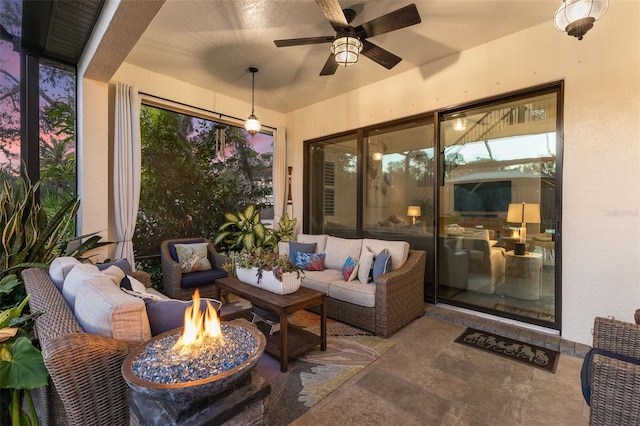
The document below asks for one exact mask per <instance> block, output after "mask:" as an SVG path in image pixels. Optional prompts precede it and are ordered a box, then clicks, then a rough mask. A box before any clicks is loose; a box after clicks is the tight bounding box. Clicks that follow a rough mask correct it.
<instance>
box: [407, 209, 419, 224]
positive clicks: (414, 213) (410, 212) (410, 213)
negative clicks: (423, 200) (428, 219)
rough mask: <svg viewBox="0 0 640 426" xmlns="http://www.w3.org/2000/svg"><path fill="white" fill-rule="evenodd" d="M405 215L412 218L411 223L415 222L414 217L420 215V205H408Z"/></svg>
mask: <svg viewBox="0 0 640 426" xmlns="http://www.w3.org/2000/svg"><path fill="white" fill-rule="evenodd" d="M407 216H409V217H412V218H413V224H414V225H415V224H416V217H418V216H422V210H421V208H420V206H409V208H408V209H407Z"/></svg>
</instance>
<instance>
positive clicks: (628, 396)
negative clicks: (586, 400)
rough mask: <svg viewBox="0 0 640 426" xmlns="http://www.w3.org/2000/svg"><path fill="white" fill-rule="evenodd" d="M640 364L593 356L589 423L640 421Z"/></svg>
mask: <svg viewBox="0 0 640 426" xmlns="http://www.w3.org/2000/svg"><path fill="white" fill-rule="evenodd" d="M638 395H640V365H635V364H631V363H628V362H625V361H620V360H617V359H613V358H609V357H606V356H602V355H595V356H594V357H593V380H592V383H591V419H590V425H592V426H593V425H602V426H605V425H606V426H609V425H632V424H633V425H635V424H639V422H640V399H639V398H638Z"/></svg>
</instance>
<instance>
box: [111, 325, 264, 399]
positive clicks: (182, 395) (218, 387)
mask: <svg viewBox="0 0 640 426" xmlns="http://www.w3.org/2000/svg"><path fill="white" fill-rule="evenodd" d="M222 325H223V326H224V327H232V328H233V327H237V328H240V329H244V330H246V331H247V332H248V333H249V335H250V336H251V337H252V338H254V339H255V340H256V342H257V346H256V350H255V351H254V352H253V353H251V354H249V357H248V358H247V359H246V360H245V361H244V362H243V363H241V364H239V365H237V366H235V367H233V368H230V369H229V370H226V371H223V372H220V373H218V374H215V375H212V376H210V377H208V378H204V379H199V380H193V381H185V382H178V383H156V382H152V381H148V380H145V379H142V378H140V377H139V376H138V375H136V374H135V373H134V368H133V365H134V362H135V360H136V359H137V358H138V356H139V355H140V354H141V353H142V352H143V351H144V350H145V348H147V346H149V345H151V344H153V343H154V342H156V341H158V340H162V339H165V338H168V337H171V336H173V335H178V334H181V333H182V329H181V328H179V329H175V330H170V331H167V332H166V333H163V334H160V335H158V336H156V337H154V338H153V339H151V340H149V341H148V342H145V343H144V344H142V345H140V346H139V347H138V348H136V349H135V350H134V351H133V352H131V353H130V354H129V355H128V356H127V357H126V358H125V360H124V362H123V363H122V375H123V377H124V380H125V382H126V383H127V385H129V387H130V388H131V390H132V391H133V392H137V393H139V394H142V395H144V396H146V397H148V398H154V399H155V398H159V399H162V400H166V401H171V402H185V401H192V400H194V399H199V398H202V395H205V394H206V395H212V396H213V395H217V394H219V393H222V392H224V391H226V390H227V389H229V388H231V387H232V386H234V385H235V384H237V383H240V382H241V381H243V380H244V379H246V378H248V377H249V375H250V373H251V370H252V369H253V368H254V367H255V365H256V364H257V363H258V361H259V360H260V357H261V356H262V354H263V352H264V349H265V346H266V339H265V337H264V334H262V332H261V331H260V330H258V329H257V328H255V327H253V326H248V327H244V326H241V325H237V324H230V323H224V322H223V323H222Z"/></svg>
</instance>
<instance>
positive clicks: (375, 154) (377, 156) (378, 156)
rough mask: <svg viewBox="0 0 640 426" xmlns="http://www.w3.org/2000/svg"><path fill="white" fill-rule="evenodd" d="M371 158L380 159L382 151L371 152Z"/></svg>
mask: <svg viewBox="0 0 640 426" xmlns="http://www.w3.org/2000/svg"><path fill="white" fill-rule="evenodd" d="M373 159H374V160H375V161H382V153H381V152H374V153H373Z"/></svg>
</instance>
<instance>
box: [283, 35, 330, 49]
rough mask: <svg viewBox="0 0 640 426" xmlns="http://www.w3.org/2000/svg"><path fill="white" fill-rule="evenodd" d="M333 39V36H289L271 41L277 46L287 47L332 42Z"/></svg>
mask: <svg viewBox="0 0 640 426" xmlns="http://www.w3.org/2000/svg"><path fill="white" fill-rule="evenodd" d="M334 39H335V37H334V36H322V37H306V38H289V39H286V40H274V41H273V42H274V43H275V44H276V46H278V47H288V46H301V45H303V44H319V43H332V42H333V40H334Z"/></svg>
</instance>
